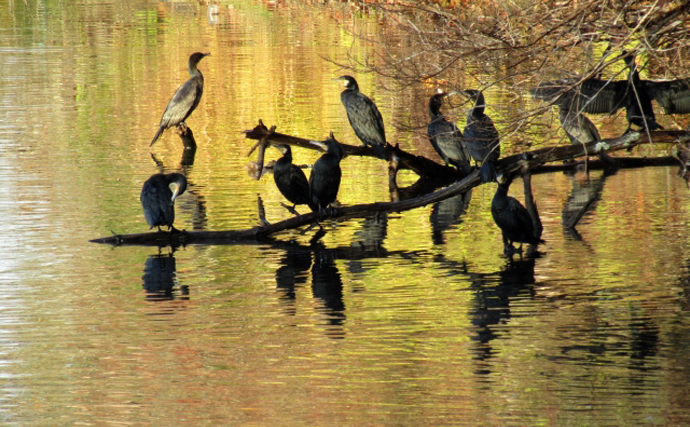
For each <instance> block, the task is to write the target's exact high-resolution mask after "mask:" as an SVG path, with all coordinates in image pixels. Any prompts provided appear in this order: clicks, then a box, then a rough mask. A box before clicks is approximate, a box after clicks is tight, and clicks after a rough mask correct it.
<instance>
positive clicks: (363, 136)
mask: <svg viewBox="0 0 690 427" xmlns="http://www.w3.org/2000/svg"><path fill="white" fill-rule="evenodd" d="M335 80H336V81H339V82H342V84H343V86H344V87H345V90H344V91H343V92H342V93H341V94H340V100H341V101H342V103H343V105H344V106H345V111H347V119H348V121H349V122H350V126H352V129H353V130H354V131H355V134H356V135H357V138H359V139H360V140H361V141H362V142H363V143H364V145H367V146H369V147H371V148H372V149H373V150H374V154H375V155H376V157H378V158H380V159H384V160H385V159H387V158H388V156H387V154H386V131H385V129H384V126H383V117H381V113H380V112H379V109H378V108H376V104H374V102H373V101H372V100H371V99H369V98H368V97H367V96H366V95H364V94H363V93H361V92H360V91H359V85H357V80H355V79H354V77H351V76H340V77H338V78H337V79H335Z"/></svg>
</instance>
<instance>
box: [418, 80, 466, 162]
mask: <svg viewBox="0 0 690 427" xmlns="http://www.w3.org/2000/svg"><path fill="white" fill-rule="evenodd" d="M446 95H447V94H446V93H445V92H439V93H437V94H435V95H433V96H432V97H431V99H429V116H430V117H431V122H430V123H429V125H428V126H427V133H428V134H429V141H430V142H431V145H432V146H433V147H434V149H435V150H436V152H437V153H438V155H439V156H441V159H443V162H444V163H445V164H446V166H448V165H449V164H452V165H453V166H454V167H455V168H456V169H457V170H459V171H462V172H463V173H464V174H465V175H467V174H468V173H469V172H470V169H471V168H470V155H469V153H468V152H467V149H466V148H465V143H464V141H463V139H462V134H461V133H460V131H459V130H458V128H457V127H456V126H455V123H453V122H449V121H448V120H446V117H445V116H444V115H443V114H441V105H443V97H444V96H446Z"/></svg>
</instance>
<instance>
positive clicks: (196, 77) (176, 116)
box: [150, 52, 210, 146]
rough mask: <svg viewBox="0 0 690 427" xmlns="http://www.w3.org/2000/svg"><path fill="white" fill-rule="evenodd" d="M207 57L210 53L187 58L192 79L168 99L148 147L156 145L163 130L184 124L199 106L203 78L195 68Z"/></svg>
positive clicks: (198, 53) (202, 90)
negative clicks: (156, 130)
mask: <svg viewBox="0 0 690 427" xmlns="http://www.w3.org/2000/svg"><path fill="white" fill-rule="evenodd" d="M208 55H210V53H200V52H196V53H193V54H192V55H191V56H190V57H189V74H190V75H191V76H192V78H191V79H189V80H187V81H186V82H184V84H183V85H182V86H180V88H179V89H177V92H175V95H173V97H172V98H171V99H170V102H168V106H167V107H165V112H164V113H163V117H161V123H160V125H159V127H158V132H156V136H154V137H153V141H151V145H150V146H153V144H155V143H156V141H157V140H158V138H160V136H161V134H162V133H163V131H164V130H166V129H168V128H171V127H173V126H178V125H179V124H181V123H184V121H185V120H187V117H189V115H190V114H192V111H194V109H195V108H196V106H197V105H199V100H201V95H202V94H203V92H204V76H203V75H202V74H201V71H199V69H198V68H196V66H197V64H198V63H199V61H201V60H202V59H203V58H204V57H205V56H208ZM185 126H186V124H185Z"/></svg>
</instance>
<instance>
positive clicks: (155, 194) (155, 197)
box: [139, 173, 187, 231]
mask: <svg viewBox="0 0 690 427" xmlns="http://www.w3.org/2000/svg"><path fill="white" fill-rule="evenodd" d="M171 184H175V191H174V192H173V191H171V190H170V185H171ZM186 189H187V178H185V176H184V175H182V174H179V173H169V174H167V175H164V174H162V173H157V174H155V175H151V178H149V179H148V180H146V182H145V183H144V187H143V188H142V189H141V196H140V197H139V200H141V206H142V207H143V208H144V217H145V218H146V222H147V223H148V224H149V225H150V226H151V227H150V228H149V229H151V228H153V227H158V231H161V227H163V226H166V227H168V228H169V230H170V231H177V230H176V229H175V227H173V222H175V206H174V203H175V199H176V198H177V197H179V196H180V195H181V194H182V193H184V192H185V190H186Z"/></svg>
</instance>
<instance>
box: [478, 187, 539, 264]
mask: <svg viewBox="0 0 690 427" xmlns="http://www.w3.org/2000/svg"><path fill="white" fill-rule="evenodd" d="M512 180H513V177H512V175H499V176H498V188H497V189H496V194H495V195H494V198H493V200H492V201H491V216H493V218H494V222H495V223H496V225H497V226H498V228H500V229H501V232H502V234H503V252H504V253H505V254H506V255H508V256H509V255H511V254H512V253H513V251H515V248H514V247H513V242H520V248H519V249H518V250H517V251H518V252H520V251H522V244H523V243H529V244H530V245H538V244H539V243H544V241H543V240H541V239H540V238H539V237H538V236H536V235H535V232H534V223H533V222H532V217H531V216H530V214H529V212H528V211H527V209H526V208H525V207H524V206H522V204H521V203H520V202H519V201H517V199H515V198H513V197H509V196H508V188H509V187H510V183H511V182H512Z"/></svg>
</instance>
